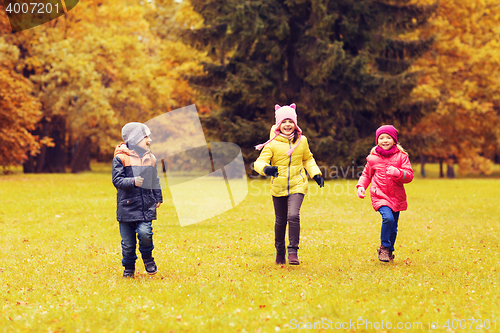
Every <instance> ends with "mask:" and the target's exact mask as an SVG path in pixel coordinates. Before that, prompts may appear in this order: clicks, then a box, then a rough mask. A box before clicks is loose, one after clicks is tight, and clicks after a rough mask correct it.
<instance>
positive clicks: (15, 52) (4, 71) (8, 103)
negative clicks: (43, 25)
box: [0, 6, 50, 172]
mask: <svg viewBox="0 0 500 333" xmlns="http://www.w3.org/2000/svg"><path fill="white" fill-rule="evenodd" d="M2 10H3V8H1V6H0V11H2ZM9 32H10V25H9V22H8V19H7V17H6V16H0V35H3V34H6V33H9ZM19 54H20V50H19V49H18V48H17V47H16V46H13V45H10V44H8V43H7V42H6V41H5V39H4V38H3V37H0V124H1V126H0V166H2V168H3V169H4V172H5V171H6V167H7V166H10V165H20V164H21V163H22V162H23V161H25V160H26V159H27V158H28V156H29V155H31V154H36V153H37V152H38V151H39V148H40V143H42V145H43V144H44V143H45V144H50V140H48V139H47V138H40V137H36V136H34V135H33V134H32V133H30V130H32V129H34V127H35V124H36V123H37V122H38V120H39V119H40V117H41V112H40V104H39V103H38V101H37V99H36V98H34V97H33V96H32V90H33V86H32V84H31V82H30V81H29V80H28V79H26V78H25V77H23V76H22V75H20V74H19V73H17V72H16V70H15V66H16V64H17V61H18V59H19Z"/></svg>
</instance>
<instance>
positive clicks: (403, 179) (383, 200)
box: [356, 151, 413, 212]
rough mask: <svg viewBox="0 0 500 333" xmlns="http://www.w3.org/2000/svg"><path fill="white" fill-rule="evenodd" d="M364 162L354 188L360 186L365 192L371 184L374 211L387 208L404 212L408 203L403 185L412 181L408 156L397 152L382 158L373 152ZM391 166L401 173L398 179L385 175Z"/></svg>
mask: <svg viewBox="0 0 500 333" xmlns="http://www.w3.org/2000/svg"><path fill="white" fill-rule="evenodd" d="M366 162H367V163H366V166H365V169H364V170H363V174H362V175H361V177H360V178H359V181H358V184H357V185H356V188H358V187H360V186H362V187H363V188H364V189H365V190H366V188H367V187H368V185H370V183H372V186H371V188H370V196H371V198H372V205H373V208H374V209H375V210H376V211H378V209H379V208H380V207H382V206H388V207H389V208H390V209H392V210H393V211H394V212H399V211H402V210H406V208H408V203H407V202H406V192H405V189H404V187H403V184H406V183H409V182H411V181H412V180H413V169H412V168H411V164H410V159H409V158H408V155H407V154H405V153H403V152H401V151H397V152H396V153H395V154H393V155H391V156H389V157H383V156H381V155H379V154H377V153H376V152H375V151H373V152H372V153H371V154H370V155H368V156H367V157H366ZM391 165H392V166H393V167H396V168H398V169H399V170H400V171H401V175H400V176H399V177H393V176H389V175H387V174H386V172H387V168H388V167H389V166H391Z"/></svg>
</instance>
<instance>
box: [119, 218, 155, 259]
mask: <svg viewBox="0 0 500 333" xmlns="http://www.w3.org/2000/svg"><path fill="white" fill-rule="evenodd" d="M152 223H153V222H152V221H149V222H120V235H121V236H122V255H123V259H122V264H123V266H133V265H135V261H136V260H137V255H136V254H135V248H136V244H137V242H136V238H135V237H136V234H137V238H138V239H139V252H141V255H142V257H146V258H148V257H150V256H151V252H152V251H153V249H154V245H153V226H152Z"/></svg>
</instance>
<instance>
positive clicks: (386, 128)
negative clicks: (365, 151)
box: [375, 125, 398, 144]
mask: <svg viewBox="0 0 500 333" xmlns="http://www.w3.org/2000/svg"><path fill="white" fill-rule="evenodd" d="M381 134H389V135H390V136H391V138H393V139H394V143H398V130H397V129H396V127H394V126H392V125H383V126H380V127H379V128H378V129H377V132H376V139H375V144H378V137H379V136H380V135H381Z"/></svg>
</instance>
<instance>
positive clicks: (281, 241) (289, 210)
mask: <svg viewBox="0 0 500 333" xmlns="http://www.w3.org/2000/svg"><path fill="white" fill-rule="evenodd" d="M302 200H304V194H302V193H294V194H290V195H289V196H286V197H274V196H273V204H274V214H275V215H276V221H275V223H274V246H275V247H276V252H277V253H278V254H281V255H283V254H286V247H285V234H286V224H287V222H288V223H289V226H288V241H289V244H288V254H290V253H294V254H296V253H297V250H298V249H299V239H300V216H299V212H300V206H301V205H302Z"/></svg>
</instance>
